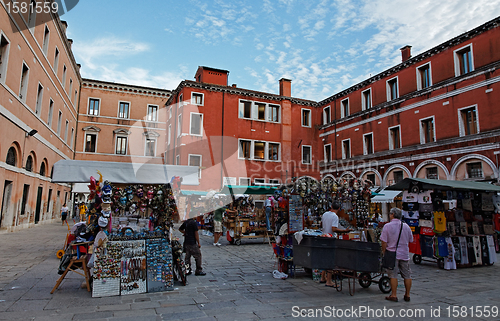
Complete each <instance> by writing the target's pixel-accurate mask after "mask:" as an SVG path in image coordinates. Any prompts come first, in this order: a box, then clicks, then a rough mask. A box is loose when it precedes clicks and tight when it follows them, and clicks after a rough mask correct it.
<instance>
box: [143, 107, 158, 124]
mask: <svg viewBox="0 0 500 321" xmlns="http://www.w3.org/2000/svg"><path fill="white" fill-rule="evenodd" d="M146 118H147V120H148V121H157V120H158V106H155V105H148V114H147V116H146Z"/></svg>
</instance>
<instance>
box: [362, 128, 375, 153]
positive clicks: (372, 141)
mask: <svg viewBox="0 0 500 321" xmlns="http://www.w3.org/2000/svg"><path fill="white" fill-rule="evenodd" d="M368 135H371V137H372V139H371V145H372V146H371V147H372V152H371V153H370V154H368V146H367V145H366V139H365V137H366V136H368ZM372 154H375V143H374V137H373V132H369V133H366V134H363V155H372Z"/></svg>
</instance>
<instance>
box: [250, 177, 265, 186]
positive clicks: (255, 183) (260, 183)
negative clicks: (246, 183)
mask: <svg viewBox="0 0 500 321" xmlns="http://www.w3.org/2000/svg"><path fill="white" fill-rule="evenodd" d="M257 180H259V182H257ZM260 181H261V182H260ZM253 184H254V185H255V186H262V185H265V184H266V179H265V178H262V177H259V178H254V179H253Z"/></svg>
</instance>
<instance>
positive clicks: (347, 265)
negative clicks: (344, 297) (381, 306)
mask: <svg viewBox="0 0 500 321" xmlns="http://www.w3.org/2000/svg"><path fill="white" fill-rule="evenodd" d="M293 263H294V265H298V266H302V267H305V268H309V269H321V270H333V273H334V280H335V283H336V286H337V291H342V280H344V279H346V280H347V281H348V285H349V294H350V295H354V293H355V284H356V280H357V281H358V282H359V284H360V285H361V286H362V287H363V288H367V287H369V286H370V285H371V284H372V283H376V284H378V285H379V289H380V291H382V292H383V293H389V292H390V282H389V278H388V277H387V276H385V275H384V273H383V272H381V267H380V244H378V243H373V242H359V241H349V240H340V239H334V238H327V237H315V236H308V235H304V236H303V238H302V240H301V242H300V243H299V242H298V241H297V240H296V239H294V243H293ZM377 278H378V280H377Z"/></svg>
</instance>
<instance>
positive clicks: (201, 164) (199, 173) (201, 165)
mask: <svg viewBox="0 0 500 321" xmlns="http://www.w3.org/2000/svg"><path fill="white" fill-rule="evenodd" d="M191 156H199V157H200V166H199V169H198V178H199V179H201V168H202V167H203V155H200V154H188V166H194V165H191Z"/></svg>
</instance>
